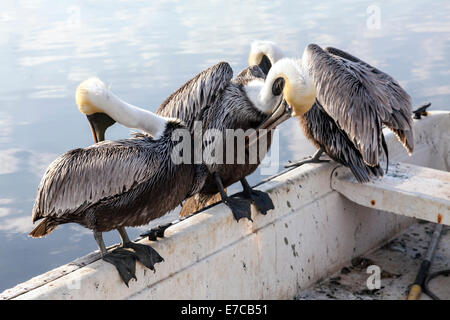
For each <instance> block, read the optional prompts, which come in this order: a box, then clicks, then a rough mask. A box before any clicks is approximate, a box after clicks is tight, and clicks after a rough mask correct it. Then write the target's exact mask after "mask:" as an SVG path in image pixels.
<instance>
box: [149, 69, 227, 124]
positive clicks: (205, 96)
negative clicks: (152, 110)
mask: <svg viewBox="0 0 450 320" xmlns="http://www.w3.org/2000/svg"><path fill="white" fill-rule="evenodd" d="M232 77H233V70H232V69H231V67H230V65H229V64H228V63H226V62H219V63H218V64H216V65H214V66H212V67H210V68H208V69H206V70H204V71H202V72H201V73H199V74H198V75H197V76H195V77H194V78H192V79H191V80H189V81H188V82H186V83H185V84H184V85H183V86H182V87H181V88H179V89H178V90H177V91H175V92H174V93H173V94H172V95H171V96H170V97H168V98H167V99H166V100H165V101H164V102H163V103H162V104H161V106H160V107H159V108H158V110H157V111H156V113H157V114H159V115H161V116H165V117H172V118H178V119H180V120H182V121H183V122H184V123H185V124H186V126H187V127H188V128H189V129H191V130H192V128H193V125H194V121H196V120H201V115H202V114H203V113H204V112H205V109H206V108H208V107H209V106H211V105H212V104H213V103H214V102H215V101H216V99H217V98H218V97H220V95H221V93H222V92H223V90H224V89H225V88H226V87H227V86H228V84H229V83H230V81H231V78H232Z"/></svg>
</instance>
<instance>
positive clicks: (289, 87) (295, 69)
mask: <svg viewBox="0 0 450 320" xmlns="http://www.w3.org/2000/svg"><path fill="white" fill-rule="evenodd" d="M279 79H283V83H284V86H283V92H282V93H283V97H284V99H285V100H286V102H287V103H288V104H289V105H290V106H291V107H292V110H293V113H292V116H300V115H303V114H304V113H305V112H307V111H308V110H309V109H310V108H311V107H312V105H313V104H314V101H315V98H316V90H315V86H314V84H313V82H312V81H311V79H310V76H309V73H308V72H307V71H306V70H305V69H304V68H303V67H302V65H301V61H299V60H295V59H290V58H283V59H281V60H279V61H277V62H276V63H275V64H274V65H273V67H272V68H271V69H270V71H269V74H268V75H267V78H266V82H267V81H268V82H269V83H273V84H275V83H276V82H277V81H281V80H279ZM266 95H267V93H266Z"/></svg>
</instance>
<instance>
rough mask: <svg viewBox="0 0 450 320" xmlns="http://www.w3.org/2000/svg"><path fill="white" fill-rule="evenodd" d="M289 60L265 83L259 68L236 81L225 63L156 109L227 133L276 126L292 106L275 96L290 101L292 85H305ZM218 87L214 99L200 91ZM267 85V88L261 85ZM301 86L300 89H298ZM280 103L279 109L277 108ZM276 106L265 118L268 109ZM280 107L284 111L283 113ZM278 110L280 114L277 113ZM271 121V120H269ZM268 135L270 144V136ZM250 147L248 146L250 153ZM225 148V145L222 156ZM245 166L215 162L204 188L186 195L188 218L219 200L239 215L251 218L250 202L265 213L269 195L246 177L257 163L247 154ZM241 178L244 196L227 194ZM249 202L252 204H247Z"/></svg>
mask: <svg viewBox="0 0 450 320" xmlns="http://www.w3.org/2000/svg"><path fill="white" fill-rule="evenodd" d="M291 66H292V64H291V63H290V61H288V60H286V61H280V63H277V64H276V66H275V65H274V66H273V72H269V73H268V74H267V77H266V79H265V81H264V77H265V75H264V73H263V72H262V71H261V70H260V68H258V67H257V66H252V67H250V68H246V69H244V70H243V71H242V72H241V73H239V74H238V76H236V77H235V78H234V79H232V75H233V71H232V69H231V67H230V66H229V65H228V64H225V65H224V68H225V69H226V72H224V73H222V74H221V75H219V76H217V75H216V74H212V73H211V71H209V70H205V71H204V72H202V73H200V74H199V75H197V76H196V77H194V78H193V79H191V80H190V81H188V82H187V83H186V84H185V85H183V86H182V87H181V88H180V89H178V90H177V91H176V92H174V93H173V94H172V95H171V96H170V97H169V98H168V99H167V100H166V101H165V102H163V103H162V105H161V106H160V107H159V109H158V110H157V114H160V115H163V116H169V117H177V118H179V119H181V120H183V121H184V122H185V123H186V125H187V126H188V127H189V128H190V129H191V131H193V130H194V123H195V121H201V122H202V127H203V130H204V131H206V130H208V129H218V130H220V131H223V132H225V130H226V129H242V130H244V131H245V130H247V129H251V128H266V129H272V128H274V127H275V126H276V125H278V124H279V123H281V122H282V121H284V120H286V119H288V118H289V117H290V110H288V108H289V107H288V106H287V105H286V104H285V103H284V101H282V99H273V97H276V96H277V95H279V96H280V98H281V93H283V96H284V98H285V100H286V101H287V103H288V104H289V105H291V104H292V103H294V102H295V101H291V100H292V98H293V97H292V96H291V95H290V93H291V91H288V89H290V88H291V87H292V86H294V87H297V86H301V83H299V82H297V79H298V78H299V77H298V74H297V71H298V69H297V68H294V69H292V67H291ZM211 87H213V88H214V89H213V91H212V92H213V93H214V91H215V90H220V91H221V93H220V95H217V99H216V100H215V101H214V102H210V101H208V100H206V99H204V98H202V95H203V93H202V92H211V91H210V90H211ZM263 87H265V88H263ZM299 90H300V89H299ZM277 106H278V107H277ZM274 108H275V109H276V110H275V111H274V112H273V113H272V116H271V117H270V118H269V119H267V115H268V114H269V112H271V111H273V110H274ZM279 111H282V112H279ZM275 114H278V115H277V116H276V115H275ZM269 123H270V124H269ZM270 138H271V137H270V135H269V137H268V144H269V147H270V143H271V139H270ZM247 151H248V149H247V150H246V152H247ZM226 153H227V151H226V150H225V149H224V154H226ZM245 159H246V161H245V163H244V164H238V163H236V161H235V162H234V163H233V164H226V163H224V164H215V165H213V166H211V168H210V172H211V174H210V175H209V176H208V178H207V180H206V182H205V185H204V186H203V188H202V190H201V191H200V192H199V193H198V194H196V195H195V196H194V197H192V198H190V199H188V200H187V201H186V203H185V204H184V205H183V208H182V210H181V215H182V216H185V215H188V214H190V213H192V212H193V211H196V210H197V209H200V208H202V207H203V206H205V205H206V204H208V203H211V201H214V200H215V199H216V198H217V193H218V192H219V193H220V198H221V199H222V201H223V202H224V203H225V204H227V205H228V206H229V207H230V208H231V210H232V211H233V214H234V216H235V218H236V220H239V219H240V218H241V217H247V218H248V219H250V202H252V203H253V204H254V205H255V206H256V207H257V208H258V210H259V211H260V212H261V213H262V214H266V213H267V211H268V210H270V209H273V208H274V206H273V203H272V200H271V199H270V197H269V196H268V195H267V194H266V193H264V192H261V191H258V190H253V189H252V188H251V187H250V185H249V184H248V182H247V180H246V178H245V177H246V176H247V175H249V174H251V173H252V172H253V171H255V170H256V168H257V167H258V165H259V159H258V161H257V163H254V164H252V163H249V162H248V161H247V159H248V155H247V154H246V157H245ZM238 181H240V182H241V184H242V187H243V192H242V193H241V196H242V197H228V196H227V195H226V193H225V190H224V188H226V187H228V186H230V185H231V184H233V183H235V182H238ZM249 201H250V202H249Z"/></svg>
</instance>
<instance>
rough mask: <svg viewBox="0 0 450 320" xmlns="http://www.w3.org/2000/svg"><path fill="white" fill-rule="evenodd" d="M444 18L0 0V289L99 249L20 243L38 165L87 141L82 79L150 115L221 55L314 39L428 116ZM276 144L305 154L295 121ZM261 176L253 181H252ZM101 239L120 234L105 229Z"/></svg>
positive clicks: (358, 6)
mask: <svg viewBox="0 0 450 320" xmlns="http://www.w3.org/2000/svg"><path fill="white" fill-rule="evenodd" d="M449 17H450V3H449V2H448V1H446V0H439V1H433V2H425V1H424V2H418V1H410V0H405V1H395V2H394V1H392V2H389V4H388V3H384V2H383V3H382V2H381V1H380V2H373V1H360V2H357V3H353V2H352V1H303V2H299V1H277V2H275V1H211V2H209V3H206V2H205V1H203V0H202V1H192V2H190V1H152V2H151V3H147V2H144V1H143V2H141V1H80V2H73V3H70V2H68V1H34V0H33V1H31V0H29V1H28V0H27V1H13V0H11V1H8V0H6V1H2V4H1V8H0V60H1V62H0V71H1V73H0V243H1V244H0V291H2V290H3V289H6V288H8V287H11V286H14V285H15V284H17V283H19V282H22V281H25V280H27V279H29V278H31V277H33V276H36V275H38V274H40V273H42V272H45V271H48V270H49V269H51V268H54V267H57V266H59V265H61V264H64V263H67V262H69V261H71V260H73V259H74V258H77V257H79V256H82V255H84V254H87V253H88V252H91V251H93V250H96V249H97V246H96V243H95V241H94V239H93V237H92V234H91V232H90V231H89V230H87V229H84V228H82V227H80V226H77V225H72V224H69V225H64V226H60V227H58V228H57V229H56V230H55V231H54V232H53V233H52V234H51V235H50V236H49V237H47V238H45V239H31V238H28V236H27V234H28V232H29V231H30V230H31V228H32V224H31V209H32V206H33V201H34V197H35V193H36V188H37V186H38V183H39V181H40V178H41V176H42V174H43V172H44V170H45V168H46V167H47V165H48V164H49V163H50V162H51V161H52V160H53V159H55V158H56V157H57V156H58V155H59V154H62V153H64V152H65V151H67V150H69V149H72V148H75V147H83V146H87V145H90V144H91V143H92V136H91V133H90V129H89V125H88V123H87V121H86V118H85V117H84V116H82V115H81V114H80V113H79V112H78V110H77V108H76V106H75V102H74V91H75V88H76V86H77V84H78V83H79V82H80V81H82V80H84V79H86V78H87V77H89V76H98V77H100V78H101V79H102V80H104V81H105V82H106V83H107V84H108V85H110V86H111V88H112V90H113V91H114V92H115V93H116V94H118V95H119V96H121V97H123V98H124V99H125V100H127V101H129V102H130V103H133V104H135V105H138V106H142V107H145V108H148V109H149V110H155V109H156V108H157V107H158V106H159V104H160V103H161V102H162V101H163V100H164V99H165V98H166V97H167V96H168V95H169V94H170V93H171V92H172V91H174V90H175V89H177V88H178V87H179V86H180V85H181V84H183V83H184V82H185V81H187V80H188V79H190V78H191V77H192V76H193V75H195V74H196V73H198V72H200V71H201V70H203V69H204V68H206V67H208V66H211V65H212V64H215V63H216V62H218V61H220V60H224V61H228V62H229V63H230V64H231V66H232V67H233V69H234V70H235V71H236V72H239V71H240V70H241V69H242V68H244V67H245V66H246V61H247V54H248V50H249V44H250V42H251V41H252V40H254V39H269V40H273V41H275V42H277V43H278V44H279V45H280V46H281V47H282V48H283V49H284V51H285V52H286V53H287V54H289V55H297V56H299V55H301V53H302V51H303V49H304V47H305V46H306V45H307V44H308V43H311V42H314V43H317V44H319V45H322V46H327V45H331V46H336V47H338V48H341V49H344V50H348V51H350V52H351V53H353V54H354V55H356V56H358V57H360V58H362V59H363V60H366V61H367V62H369V63H371V64H374V65H375V66H377V67H378V68H380V69H382V70H384V71H386V72H388V73H389V74H391V75H392V76H394V77H395V78H396V79H397V80H399V82H400V83H401V85H402V86H404V88H405V89H406V90H407V91H408V92H409V93H410V95H411V96H412V98H413V103H414V105H419V104H422V103H424V102H427V101H431V102H432V103H433V109H447V110H449V105H450V63H449V60H450V59H449V58H450V53H449V52H450V47H449V44H450V19H449ZM128 135H129V130H128V129H124V128H121V127H119V126H117V125H116V126H114V127H113V128H112V129H110V130H109V131H108V132H107V138H108V139H118V138H122V137H127V136H128ZM280 137H281V140H280V142H281V143H280V160H281V161H287V160H288V159H295V158H300V157H302V156H304V155H306V154H308V153H311V152H312V151H313V150H314V148H313V147H312V146H311V145H310V144H309V143H305V141H304V138H303V137H302V134H301V131H300V129H299V127H298V125H297V123H296V121H295V120H294V119H291V120H289V121H288V122H286V123H285V124H283V125H282V127H281V128H280ZM260 178H261V176H260V175H259V173H255V174H254V175H252V177H250V182H251V183H256V182H257V181H258V180H259V179H260ZM230 214H231V213H230ZM144 229H145V228H144ZM142 230H143V229H140V230H139V229H133V230H130V231H131V236H133V238H134V237H136V236H137V235H138V234H139V232H140V231H142ZM106 240H107V241H108V242H109V244H111V243H113V242H117V241H118V237H117V235H116V234H114V233H113V232H111V233H108V234H107V235H106ZM166 258H167V257H166ZM172 258H174V259H175V258H176V257H172Z"/></svg>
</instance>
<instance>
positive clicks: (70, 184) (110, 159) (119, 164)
mask: <svg viewBox="0 0 450 320" xmlns="http://www.w3.org/2000/svg"><path fill="white" fill-rule="evenodd" d="M148 139H151V138H150V137H142V138H133V139H124V140H118V141H104V142H101V143H98V144H96V145H93V146H90V147H88V148H84V149H74V150H71V151H69V152H67V153H65V154H63V155H62V156H60V157H58V158H57V159H56V160H55V161H53V163H51V164H50V166H49V167H48V169H47V171H46V173H45V174H44V176H43V178H42V180H41V183H40V185H39V187H38V192H37V196H36V201H35V204H34V207H33V216H32V217H33V222H34V221H36V220H38V219H40V218H43V217H47V216H52V217H60V216H63V215H65V214H67V213H71V214H77V212H82V211H83V210H84V209H86V208H88V207H89V206H90V205H92V204H96V203H98V202H99V201H102V200H104V199H108V198H111V197H114V196H116V195H119V194H124V193H126V192H127V191H130V190H132V189H133V188H135V187H136V186H138V185H139V184H141V183H143V182H146V181H147V180H148V179H150V178H152V177H154V176H155V174H156V173H157V171H158V169H159V168H160V166H161V163H162V162H163V161H164V159H162V157H161V154H163V153H161V152H148V149H149V148H148V142H147V143H146V140H148ZM144 144H146V146H147V147H144Z"/></svg>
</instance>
